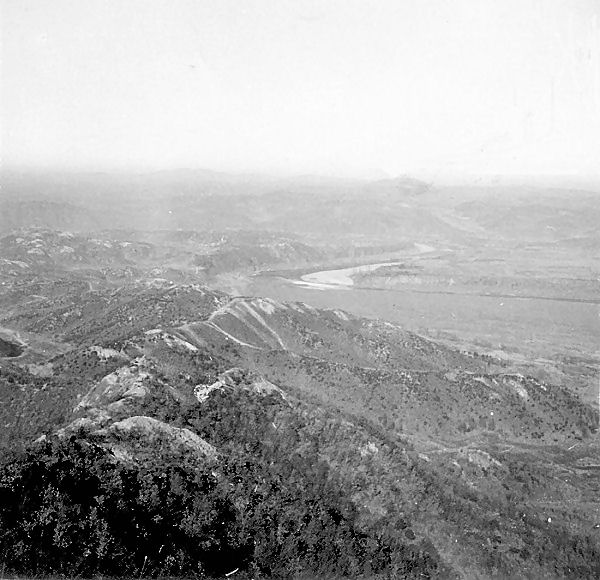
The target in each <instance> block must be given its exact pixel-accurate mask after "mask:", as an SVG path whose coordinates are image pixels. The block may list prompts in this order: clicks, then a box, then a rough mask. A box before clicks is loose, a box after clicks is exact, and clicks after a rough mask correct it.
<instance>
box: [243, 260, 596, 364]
mask: <svg viewBox="0 0 600 580" xmlns="http://www.w3.org/2000/svg"><path fill="white" fill-rule="evenodd" d="M392 263H393V262H387V263H386V264H392ZM380 265H381V264H369V265H361V266H355V267H352V268H343V269H336V270H323V271H318V272H311V273H308V274H307V273H305V272H304V273H298V275H288V276H287V277H285V278H284V277H281V276H277V275H274V274H271V273H268V272H265V273H262V274H259V275H257V276H255V277H253V278H252V280H251V282H250V286H249V288H248V289H247V290H246V293H248V294H252V295H256V296H265V297H269V298H273V299H275V300H279V301H283V302H285V301H301V302H306V303H307V304H310V305H311V306H314V307H316V308H330V309H334V308H339V309H343V310H347V311H348V312H351V313H353V314H356V315H358V316H365V317H368V318H380V319H385V320H389V321H391V322H396V323H400V324H402V325H403V326H404V327H405V328H407V329H411V330H416V331H421V332H426V331H427V329H434V330H436V331H444V332H448V333H452V334H454V335H457V336H460V337H462V338H468V339H474V340H478V341H480V342H483V343H489V345H490V347H493V348H497V347H499V346H501V345H503V346H505V345H509V346H511V345H512V346H515V347H516V348H517V349H518V350H528V351H534V352H539V353H540V354H541V353H544V354H546V355H550V354H552V353H556V352H561V353H567V352H569V353H571V354H576V353H577V354H586V353H587V354H591V353H595V352H597V349H598V344H599V343H600V325H599V318H598V315H599V313H598V305H597V304H594V303H592V302H583V301H582V302H578V301H570V300H560V299H548V298H537V297H515V296H504V295H503V296H488V295H481V294H479V295H477V294H461V293H452V292H448V291H442V290H440V291H435V290H427V291H423V290H418V289H414V288H412V289H405V288H402V289H394V290H382V289H374V288H373V289H372V288H357V287H355V286H354V285H353V281H352V274H353V273H355V272H357V271H365V270H367V269H370V270H372V269H375V268H377V267H379V266H380Z"/></svg>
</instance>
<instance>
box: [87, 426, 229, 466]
mask: <svg viewBox="0 0 600 580" xmlns="http://www.w3.org/2000/svg"><path fill="white" fill-rule="evenodd" d="M93 434H94V435H97V436H101V437H105V438H106V440H107V441H108V442H109V444H110V443H112V445H110V446H111V447H114V446H115V445H117V446H118V447H120V448H123V447H127V446H131V445H134V446H135V445H136V444H141V445H142V446H144V447H146V446H155V445H166V446H167V447H169V448H170V449H171V450H172V451H174V452H177V451H179V452H185V453H194V454H196V455H199V456H201V457H204V458H206V459H209V460H216V459H217V457H218V452H217V450H216V449H215V448H214V447H213V446H212V445H211V444H210V443H207V442H206V441H204V439H202V438H201V437H198V435H196V434H195V433H192V431H190V430H189V429H181V428H179V427H174V426H173V425H169V424H168V423H165V422H163V421H158V420H157V419H153V418H152V417H145V416H139V415H138V416H134V417H128V418H127V419H123V420H122V421H117V422H116V423H113V424H112V425H110V426H108V427H107V428H105V429H100V430H97V431H95V432H94V433H93Z"/></svg>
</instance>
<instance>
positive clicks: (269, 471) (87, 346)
mask: <svg viewBox="0 0 600 580" xmlns="http://www.w3.org/2000/svg"><path fill="white" fill-rule="evenodd" d="M24 284H25V283H24ZM36 284H37V285H36V286H35V291H32V289H29V291H26V288H27V286H28V284H25V285H24V286H23V287H22V288H20V290H17V289H16V287H15V290H14V291H13V293H11V294H10V298H9V297H8V295H5V296H4V298H3V300H4V304H5V305H7V307H6V308H5V309H4V311H3V314H2V318H1V319H0V325H1V326H2V327H4V329H5V330H4V332H5V336H6V337H7V339H8V338H9V335H10V336H12V337H13V339H14V340H17V339H18V340H19V341H20V344H21V345H22V346H21V348H22V350H21V352H20V353H19V354H17V353H12V354H13V355H15V354H16V356H9V357H5V358H3V359H1V362H0V365H1V370H0V373H1V374H0V394H1V396H2V402H3V404H2V415H3V416H2V424H3V425H4V426H5V429H4V431H3V434H2V445H3V447H4V449H5V450H8V449H9V448H10V449H12V450H13V453H12V454H9V453H6V454H5V455H6V456H7V459H6V460H5V461H4V462H3V467H2V473H1V479H0V491H1V493H2V497H3V498H4V499H5V500H7V501H4V502H2V507H1V508H0V519H1V524H2V525H0V529H2V530H3V532H2V535H1V536H0V544H1V547H0V554H2V558H3V561H4V562H5V566H6V569H8V570H14V571H15V572H20V573H34V574H40V573H66V574H71V575H72V574H79V575H92V574H112V575H115V574H116V575H120V574H123V573H125V574H128V575H134V574H135V575H138V576H143V575H160V574H162V575H164V574H168V575H180V576H190V575H199V576H202V575H209V576H216V577H219V576H220V577H222V576H223V575H224V574H228V573H230V572H232V571H234V570H236V574H237V575H238V577H243V576H241V575H243V574H245V573H247V574H248V575H249V576H248V577H250V575H251V576H252V577H254V578H256V577H307V578H308V577H315V576H319V577H344V576H346V577H369V578H370V577H373V578H374V577H381V578H398V577H406V578H422V577H439V578H452V577H464V578H471V577H499V578H505V577H515V576H520V577H523V576H526V577H532V578H538V577H557V576H558V577H590V578H592V577H596V576H598V574H600V570H599V569H598V562H600V545H599V536H598V530H597V527H596V524H597V523H598V522H599V521H600V515H599V514H598V509H597V505H596V498H597V493H598V492H599V491H600V490H599V487H598V485H599V481H598V471H597V465H598V463H600V461H599V458H600V457H599V455H600V454H599V453H598V443H597V431H598V414H597V412H596V411H594V410H593V409H592V408H591V407H589V406H588V405H586V404H584V403H582V402H581V401H580V400H579V399H578V398H577V397H575V396H574V395H573V394H572V393H571V392H570V391H568V390H566V389H565V388H563V387H561V386H558V385H554V384H551V383H548V382H544V381H541V380H538V379H536V378H533V377H528V376H526V375H524V374H522V373H519V372H518V371H517V370H515V369H514V368H511V366H510V365H509V364H508V363H507V362H506V361H503V360H499V359H495V358H493V357H490V356H484V355H480V354H478V353H476V352H469V353H465V352H461V351H459V350H456V349H453V348H450V347H448V346H444V345H442V344H440V343H438V342H436V341H432V340H430V339H426V338H423V337H421V336H419V335H417V334H414V333H411V332H408V331H406V330H404V329H402V328H401V327H399V326H397V325H393V324H389V323H385V322H381V321H373V320H367V319H362V318H358V317H354V316H352V315H350V314H349V313H347V312H343V311H341V310H336V311H333V310H318V309H314V308H312V307H310V306H308V305H306V304H303V303H287V304H286V303H280V302H277V301H274V300H267V299H261V298H253V297H231V296H229V295H227V294H226V293H224V292H219V291H215V290H211V289H209V288H207V287H204V286H201V285H198V284H194V285H180V284H173V283H169V282H167V281H165V282H163V283H161V284H157V283H156V282H155V281H147V280H140V281H137V282H133V283H131V284H127V285H124V286H120V287H112V286H110V285H105V284H99V285H98V286H96V287H95V286H94V285H92V286H90V285H88V284H84V282H83V281H81V280H80V279H78V278H73V279H71V278H64V277H63V278H61V279H60V280H54V279H48V278H47V277H44V278H43V280H37V282H36ZM58 286H60V291H58V290H57V287H58ZM73 302H76V304H77V306H76V308H73V307H72V304H73ZM18 447H22V448H23V449H25V448H27V449H28V451H27V452H25V453H15V452H14V451H15V450H16V449H17V448H18ZM125 562H127V563H126V564H125Z"/></svg>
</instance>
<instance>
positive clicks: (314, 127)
mask: <svg viewBox="0 0 600 580" xmlns="http://www.w3.org/2000/svg"><path fill="white" fill-rule="evenodd" d="M0 6H1V9H2V12H1V32H2V35H1V43H2V45H1V50H2V52H1V55H2V60H1V65H0V67H1V68H0V70H1V75H2V78H1V85H0V87H1V88H0V90H1V93H0V98H1V101H0V121H1V137H2V140H1V144H0V147H1V149H0V152H1V154H2V163H3V165H4V166H5V167H10V166H29V167H40V168H61V169H65V168H66V169H86V170H90V169H92V170H109V169H111V168H113V169H119V170H122V169H134V170H157V169H172V168H180V167H185V168H196V167H198V168H210V169H215V170H225V171H242V172H247V171H252V172H267V173H269V172H271V173H272V172H275V173H322V174H335V175H353V176H358V175H360V176H368V175H384V174H385V175H390V176H393V175H398V174H406V173H408V174H418V175H423V174H445V173H449V174H463V173H464V174H531V175H535V174H580V175H598V174H599V173H600V23H599V20H600V2H598V1H597V0H502V1H501V2H499V1H497V0H389V1H388V0H373V1H372V0H296V1H290V0H243V1H240V0H166V1H162V0H141V1H140V0H52V1H48V0H0Z"/></svg>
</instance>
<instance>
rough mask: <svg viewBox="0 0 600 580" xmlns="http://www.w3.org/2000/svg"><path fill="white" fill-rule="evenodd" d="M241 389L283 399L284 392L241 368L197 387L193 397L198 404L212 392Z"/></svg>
mask: <svg viewBox="0 0 600 580" xmlns="http://www.w3.org/2000/svg"><path fill="white" fill-rule="evenodd" d="M235 388H241V389H246V390H249V391H252V392H255V393H257V394H259V395H263V396H266V395H270V394H272V393H277V394H278V395H280V396H281V397H282V398H283V399H285V398H286V397H285V394H284V392H283V391H282V390H281V389H280V388H279V387H278V386H276V385H274V384H273V383H271V382H270V381H268V380H267V379H265V378H264V377H263V376H261V375H258V374H256V373H250V372H248V371H245V370H244V369H241V368H237V367H236V368H233V369H229V370H228V371H225V372H224V373H222V374H221V375H219V378H218V380H216V381H215V382H214V383H212V384H210V385H197V386H196V387H195V388H194V395H195V397H196V398H197V399H198V401H199V402H200V403H204V402H205V401H207V400H208V398H209V397H210V394H211V393H212V392H213V391H217V390H221V391H224V390H227V389H235Z"/></svg>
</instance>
